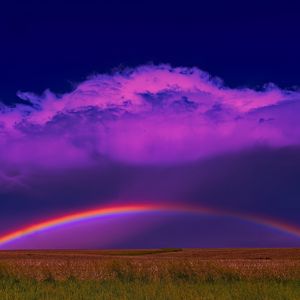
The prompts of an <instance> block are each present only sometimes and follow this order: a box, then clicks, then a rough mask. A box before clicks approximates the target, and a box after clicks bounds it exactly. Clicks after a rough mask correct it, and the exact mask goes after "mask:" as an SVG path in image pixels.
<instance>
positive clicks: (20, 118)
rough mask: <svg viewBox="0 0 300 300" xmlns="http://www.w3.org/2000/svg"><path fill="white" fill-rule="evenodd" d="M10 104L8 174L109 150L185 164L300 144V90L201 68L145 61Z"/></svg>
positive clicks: (121, 156) (5, 146)
mask: <svg viewBox="0 0 300 300" xmlns="http://www.w3.org/2000/svg"><path fill="white" fill-rule="evenodd" d="M18 96H19V97H20V98H22V99H24V100H27V101H29V103H30V105H17V106H16V107H15V108H8V107H3V108H2V111H1V116H0V124H1V127H0V128H1V131H0V133H1V136H2V138H1V144H0V153H1V166H2V173H3V174H5V169H6V168H8V169H11V168H17V169H19V168H23V169H27V168H29V166H30V168H34V167H37V168H68V167H74V166H84V165H89V164H93V163H94V162H95V160H99V159H101V158H103V157H106V158H109V159H112V160H119V161H124V162H129V163H135V164H141V163H142V164H153V163H160V164H161V163H174V162H175V163H180V162H185V161H192V160H196V159H199V158H203V157H207V156H212V155H215V154H220V153H224V152H229V151H238V150H241V149H244V148H247V147H254V146H256V145H268V146H275V147H276V146H286V145H295V144H298V143H299V135H300V132H299V129H298V127H297V126H295V125H298V118H297V115H298V112H300V107H299V99H300V97H299V91H285V90H281V89H279V88H277V87H276V86H274V85H269V86H266V87H265V88H264V89H263V90H262V91H256V90H251V89H247V88H241V89H230V88H227V87H226V86H224V85H223V84H222V82H221V80H220V79H216V78H212V77H210V76H209V75H208V74H207V73H205V72H202V71H201V70H199V69H196V68H192V69H188V68H172V67H170V66H168V65H160V66H152V65H149V66H142V67H139V68H136V69H128V70H125V71H122V72H117V73H114V74H112V75H96V76H93V77H90V78H89V79H87V80H86V81H84V82H83V83H81V84H79V85H78V86H77V87H76V88H75V89H74V91H72V92H71V93H66V94H63V95H55V94H53V93H52V92H50V91H48V90H47V91H45V92H44V94H43V95H40V96H38V95H35V94H33V93H27V92H19V93H18Z"/></svg>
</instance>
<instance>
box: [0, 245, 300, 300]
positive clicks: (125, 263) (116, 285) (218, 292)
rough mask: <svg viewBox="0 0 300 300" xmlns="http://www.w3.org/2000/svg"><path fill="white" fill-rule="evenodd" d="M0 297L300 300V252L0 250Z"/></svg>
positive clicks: (251, 250)
mask: <svg viewBox="0 0 300 300" xmlns="http://www.w3.org/2000/svg"><path fill="white" fill-rule="evenodd" d="M0 299H14V300H18V299H22V300H23V299H24V300H27V299H28V300H29V299H49V300H50V299H51V300H56V299H61V300H64V299H72V300H76V299H300V249H143V250H131V249H129V250H56V251H52V250H51V251H50V250H44V251H39V250H32V251H25V250H24V251H0Z"/></svg>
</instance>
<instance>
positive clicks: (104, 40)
mask: <svg viewBox="0 0 300 300" xmlns="http://www.w3.org/2000/svg"><path fill="white" fill-rule="evenodd" d="M299 31H300V10H299V7H298V5H297V4H295V3H292V2H290V1H280V2H277V1H272V2H268V1H258V2H257V1H178V2H176V1H138V2H136V3H135V2H132V1H6V3H5V2H4V1H3V2H2V3H1V6H0V37H1V49H0V51H1V55H0V82H1V88H0V99H1V100H2V101H4V102H6V103H12V102H14V101H16V99H17V97H16V96H15V94H16V92H17V91H18V90H22V91H34V92H41V91H43V90H45V89H46V88H50V89H51V90H54V91H56V92H63V91H68V90H70V89H71V84H72V83H77V82H80V81H82V80H83V79H84V78H85V77H86V76H88V75H90V74H93V73H101V72H109V71H111V70H112V69H113V68H116V67H118V66H120V65H121V66H126V67H127V66H131V67H133V66H137V65H140V64H144V63H147V62H154V63H170V64H172V65H173V66H197V67H199V68H201V69H203V70H206V71H208V72H209V73H211V74H212V75H215V76H220V77H221V78H222V79H224V81H225V83H226V84H227V85H229V86H254V87H256V86H257V85H259V86H261V85H262V84H264V83H266V82H274V83H276V84H277V85H279V86H281V87H292V86H294V85H299V83H300V75H299V69H300V60H299V53H300V40H299V38H298V37H299Z"/></svg>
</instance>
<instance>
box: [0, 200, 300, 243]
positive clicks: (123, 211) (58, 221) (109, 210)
mask: <svg viewBox="0 0 300 300" xmlns="http://www.w3.org/2000/svg"><path fill="white" fill-rule="evenodd" d="M147 212H148V213H149V212H177V213H192V214H202V215H203V214H205V215H220V216H228V217H234V218H238V219H242V220H246V221H249V222H253V223H257V224H261V225H264V226H268V227H271V228H275V229H277V230H279V231H282V232H285V233H289V234H292V235H295V236H296V237H299V238H300V227H297V226H295V225H291V224H287V223H285V222H283V221H279V220H275V219H271V218H265V217H258V216H253V215H246V214H240V213H234V212H227V211H221V210H217V209H211V208H206V207H200V206H189V205H174V204H141V205H120V206H112V207H102V208H97V209H90V210H84V211H81V212H77V213H71V214H67V215H65V216H62V217H58V218H53V219H49V220H46V221H43V222H40V223H37V224H32V225H29V226H25V227H23V228H20V229H17V230H15V231H12V232H10V233H7V234H4V235H2V236H1V235H0V246H3V245H5V244H6V243H9V242H12V241H15V240H17V239H19V238H22V237H26V236H28V235H31V234H34V233H37V232H42V231H46V230H48V229H52V228H55V227H58V226H62V225H64V224H71V223H75V222H79V221H84V220H90V219H95V218H101V217H105V216H118V215H127V214H140V213H147Z"/></svg>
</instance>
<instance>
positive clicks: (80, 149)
mask: <svg viewBox="0 0 300 300" xmlns="http://www.w3.org/2000/svg"><path fill="white" fill-rule="evenodd" d="M299 11H300V10H299V9H297V6H296V4H294V3H292V2H289V1H285V2H284V3H282V4H280V3H277V4H275V3H267V2H263V3H256V2H255V1H254V2H253V1H251V2H247V1H246V2H243V3H238V2H233V1H226V2H225V1H219V2H216V1H215V2H214V1H211V2H210V3H206V2H204V1H202V2H201V1H197V2H196V1H185V2H184V3H181V2H178V3H174V2H167V1H166V2H163V3H162V2H160V3H156V2H155V1H154V2H141V1H140V2H139V3H134V2H129V1H128V2H124V1H122V2H121V1H110V2H109V3H104V2H101V1H95V2H93V1H85V2H80V1H76V2H74V1H73V2H68V1H64V3H59V2H55V1H51V2H50V1H49V2H48V1H44V2H43V3H41V2H40V3H39V2H35V1H26V3H25V2H24V1H22V2H21V1H19V2H16V3H13V2H10V4H1V7H0V14H1V16H0V36H1V50H0V54H1V55H0V82H1V86H0V101H1V102H0V104H1V107H0V205H1V206H0V207H1V209H0V248H1V249H6V248H7V249H17V248H18V249H20V248H145V247H146V248H156V247H296V246H300V215H299V211H300V206H299V197H300V187H299V179H298V178H299V176H300V148H299V144H300V142H299V141H300V124H299V113H300V87H299V85H300V77H299V76H300V75H299V69H300V60H299V57H298V53H299V50H300V41H299V39H297V36H298V35H299V28H300V24H299V23H300V18H299ZM136 206H138V207H141V209H140V208H139V209H138V210H135V209H131V210H130V209H127V208H128V207H136ZM120 207H121V208H122V209H123V208H126V207H127V208H126V209H125V210H126V212H124V213H121V214H120V213H119V212H118V211H120ZM144 207H149V208H151V209H150V210H145V209H144ZM166 207H167V209H165V208H166ZM107 208H112V209H113V211H114V212H113V213H111V214H108V215H103V214H98V215H97V217H93V218H86V217H85V218H81V219H80V220H79V219H78V218H77V219H76V218H73V219H74V220H73V221H72V222H68V223H66V224H60V225H59V226H49V225H47V226H44V227H45V228H43V230H37V231H36V232H33V233H31V234H27V235H26V234H24V230H23V229H24V228H29V226H32V225H36V224H41V223H42V224H44V223H43V222H45V221H47V220H48V221H49V220H57V218H60V217H64V216H70V215H73V214H76V213H81V214H83V213H84V212H87V211H91V210H93V209H97V210H98V209H107ZM174 208H176V209H174ZM122 209H121V210H122ZM75 219H76V220H75ZM56 225H57V224H56ZM19 229H22V230H23V231H22V232H21V234H20V237H19V238H18V239H13V240H11V241H9V242H8V243H6V242H5V243H4V242H3V243H2V242H1V238H3V237H5V236H7V235H8V234H10V233H14V232H16V231H18V230H19ZM3 240H4V239H3Z"/></svg>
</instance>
